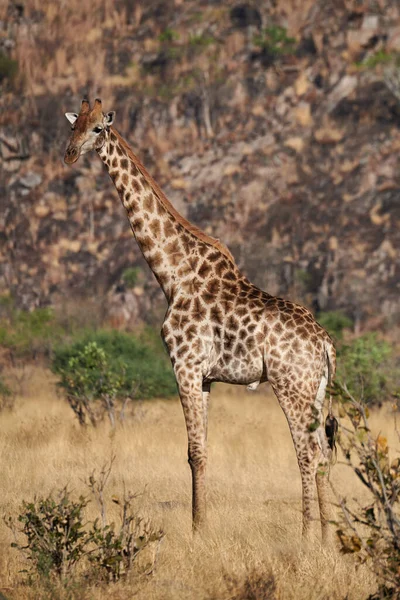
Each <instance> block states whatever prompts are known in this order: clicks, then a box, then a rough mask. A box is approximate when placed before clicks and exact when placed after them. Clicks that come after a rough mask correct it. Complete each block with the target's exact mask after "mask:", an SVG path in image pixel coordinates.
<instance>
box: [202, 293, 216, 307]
mask: <svg viewBox="0 0 400 600" xmlns="http://www.w3.org/2000/svg"><path fill="white" fill-rule="evenodd" d="M201 299H202V300H203V302H205V303H206V304H213V302H215V296H214V294H210V292H209V291H208V290H204V292H203V293H202V294H201Z"/></svg>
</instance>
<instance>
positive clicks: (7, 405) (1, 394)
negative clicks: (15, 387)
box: [0, 376, 15, 412]
mask: <svg viewBox="0 0 400 600" xmlns="http://www.w3.org/2000/svg"><path fill="white" fill-rule="evenodd" d="M14 400H15V396H14V394H13V392H12V390H11V388H9V387H8V385H7V384H6V383H5V382H4V381H3V378H2V377H1V376H0V412H1V411H2V410H5V409H11V408H13V406H14Z"/></svg>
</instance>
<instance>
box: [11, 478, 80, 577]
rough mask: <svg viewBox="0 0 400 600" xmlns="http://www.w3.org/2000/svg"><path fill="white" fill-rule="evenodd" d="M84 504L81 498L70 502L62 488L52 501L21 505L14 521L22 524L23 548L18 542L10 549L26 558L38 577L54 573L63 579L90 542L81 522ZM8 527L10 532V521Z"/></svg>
mask: <svg viewBox="0 0 400 600" xmlns="http://www.w3.org/2000/svg"><path fill="white" fill-rule="evenodd" d="M88 502H89V501H88V499H87V498H84V497H83V496H80V497H79V500H78V501H75V502H73V501H72V500H71V499H70V497H69V492H68V491H67V489H66V488H64V489H62V490H61V491H60V492H58V494H57V495H56V496H55V497H53V496H52V495H50V496H48V497H47V498H39V499H37V498H35V500H34V501H33V502H23V504H22V507H21V513H20V515H19V517H18V521H19V522H20V523H21V524H22V530H21V533H23V534H24V535H25V537H26V545H24V546H22V545H20V544H19V543H18V542H14V543H13V544H11V545H12V547H14V548H17V549H19V550H21V551H22V552H23V553H25V554H26V556H27V558H28V560H29V561H31V563H32V570H33V571H34V572H36V573H37V574H38V575H40V576H45V577H48V576H49V575H50V574H51V573H54V574H55V575H57V576H59V577H63V578H64V577H66V576H67V575H69V574H70V573H71V572H72V570H73V569H74V567H75V565H76V563H77V562H79V560H80V559H81V558H82V556H84V554H85V553H86V551H87V546H88V544H89V543H90V541H91V537H90V535H88V534H87V532H86V531H85V529H84V518H83V509H84V508H85V507H86V506H87V504H88ZM8 524H9V526H10V527H12V528H13V522H12V520H11V519H9V521H8ZM14 529H15V528H14Z"/></svg>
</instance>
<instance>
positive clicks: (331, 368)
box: [325, 337, 339, 456]
mask: <svg viewBox="0 0 400 600" xmlns="http://www.w3.org/2000/svg"><path fill="white" fill-rule="evenodd" d="M325 351H326V359H327V366H328V386H329V404H328V416H327V417H326V421H325V434H326V437H327V439H328V444H329V448H330V449H331V450H332V452H334V453H335V456H336V454H337V449H336V438H337V432H338V427H339V423H338V421H337V419H336V418H335V417H334V416H333V411H332V383H333V379H334V377H335V373H336V350H335V346H334V345H333V342H332V340H331V339H330V338H329V337H328V338H327V340H326V343H325Z"/></svg>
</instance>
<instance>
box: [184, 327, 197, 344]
mask: <svg viewBox="0 0 400 600" xmlns="http://www.w3.org/2000/svg"><path fill="white" fill-rule="evenodd" d="M196 335H197V327H195V325H189V327H187V328H186V329H185V336H186V339H187V340H188V341H189V342H191V341H192V340H193V339H194V338H195V337H196Z"/></svg>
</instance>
